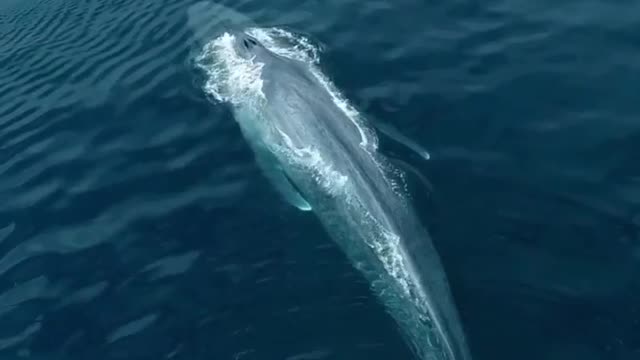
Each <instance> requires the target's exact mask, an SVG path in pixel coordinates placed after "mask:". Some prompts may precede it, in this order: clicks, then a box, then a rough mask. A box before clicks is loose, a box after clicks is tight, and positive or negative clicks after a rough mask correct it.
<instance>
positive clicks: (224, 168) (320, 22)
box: [0, 0, 640, 360]
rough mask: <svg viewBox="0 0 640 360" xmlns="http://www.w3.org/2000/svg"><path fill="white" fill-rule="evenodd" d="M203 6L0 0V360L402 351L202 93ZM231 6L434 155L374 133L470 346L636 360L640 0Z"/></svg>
mask: <svg viewBox="0 0 640 360" xmlns="http://www.w3.org/2000/svg"><path fill="white" fill-rule="evenodd" d="M193 4H194V2H192V1H190V0H136V1H133V0H75V1H73V0H3V1H2V2H0V357H2V358H3V359H18V358H34V359H125V358H126V359H165V358H166V359H232V360H235V359H242V360H249V359H286V360H302V359H372V360H373V359H409V358H410V354H409V352H408V350H407V347H406V345H405V343H404V342H403V341H402V338H401V337H400V335H399V333H398V331H397V329H396V328H395V325H394V323H393V321H392V320H391V319H390V318H389V317H388V315H387V314H386V313H385V310H384V309H383V308H382V306H381V305H379V304H378V302H377V300H376V299H375V297H374V296H373V295H372V294H371V292H370V290H369V287H368V285H367V283H366V282H365V281H364V280H363V278H362V277H361V276H360V275H359V273H357V272H356V271H355V270H354V269H353V268H352V266H351V265H350V264H349V263H348V261H347V260H346V259H345V257H344V255H343V254H342V252H341V251H340V250H339V249H338V248H337V247H336V246H335V245H334V243H333V242H332V241H331V239H330V238H329V237H328V236H327V235H326V233H325V232H324V230H323V229H322V227H321V226H320V224H319V223H318V221H317V219H316V218H315V217H314V216H313V214H311V213H303V212H300V211H298V210H296V209H295V208H292V207H291V206H289V205H288V204H286V203H285V202H284V201H282V199H281V198H280V197H279V196H278V194H277V193H276V192H275V191H274V190H273V189H272V187H271V186H270V185H269V184H268V182H267V181H266V180H265V179H264V178H263V177H262V175H261V172H260V170H259V169H258V167H257V165H256V164H255V161H254V158H253V154H252V153H251V151H250V150H249V148H248V146H247V144H246V142H245V140H244V139H243V137H242V135H241V134H240V131H239V129H238V127H237V124H236V123H235V121H234V120H233V118H232V117H231V116H230V114H229V111H228V108H226V107H225V106H221V105H219V104H214V103H212V102H211V101H209V100H208V99H206V98H205V95H204V93H203V91H202V90H201V88H200V87H199V86H198V84H197V82H198V81H197V75H196V74H195V72H194V69H193V67H192V66H191V63H190V61H189V60H190V58H191V57H192V56H193V53H194V51H195V50H197V42H196V41H195V40H194V39H195V37H194V34H193V28H192V27H190V26H189V25H188V15H187V11H188V9H189V7H190V6H191V5H193ZM225 5H227V6H229V7H232V8H234V9H236V10H237V11H239V12H241V13H243V14H245V15H246V16H248V17H250V18H251V19H252V20H253V21H255V22H256V23H257V24H259V25H261V26H285V27H287V28H289V29H291V30H293V31H296V32H299V33H302V34H306V35H307V36H309V37H310V38H311V39H313V40H314V41H315V42H316V43H317V44H320V45H321V46H322V47H323V49H324V52H323V54H322V56H321V68H322V69H323V71H324V72H325V73H326V74H327V75H328V76H329V77H330V78H331V79H332V80H333V81H334V82H335V84H336V85H337V86H338V87H339V88H340V89H341V90H342V91H343V92H344V94H345V96H346V97H347V98H349V99H350V100H351V102H352V103H353V104H354V105H356V106H357V107H358V108H359V109H360V110H361V111H362V112H363V113H364V114H365V116H368V117H371V118H376V119H384V120H385V121H387V122H389V123H392V124H394V126H395V127H396V128H397V129H399V130H400V131H401V132H402V133H404V134H407V135H408V136H409V137H411V138H412V139H414V140H415V141H416V142H418V143H419V144H421V145H422V146H424V147H426V148H427V149H429V151H430V153H431V160H429V161H428V162H424V161H418V160H416V159H415V158H411V157H410V154H409V153H404V154H403V153H402V152H401V150H400V149H397V148H394V146H393V144H391V143H390V144H387V145H388V146H386V148H385V151H389V152H394V151H396V152H399V153H400V154H401V155H403V156H406V160H407V161H409V162H411V163H412V164H413V166H415V167H417V168H419V169H420V171H421V172H422V173H423V174H424V175H425V176H427V177H428V178H429V181H430V182H431V183H432V187H433V188H432V190H431V191H425V190H424V189H422V188H420V187H415V188H414V189H413V190H414V191H415V193H414V195H415V196H414V198H415V203H416V206H417V208H418V211H419V212H420V215H421V218H422V219H423V220H424V222H425V223H426V224H428V226H429V230H430V233H431V235H432V237H433V240H434V242H435V245H436V247H437V248H438V250H439V252H440V254H441V257H442V258H443V262H444V265H445V268H446V271H447V274H448V277H449V281H450V283H451V287H452V290H453V293H454V297H455V300H456V306H457V308H458V309H459V312H460V314H461V317H462V322H463V326H464V328H465V332H466V334H467V338H468V341H469V343H470V348H471V352H472V355H473V358H474V359H476V360H512V359H518V360H534V359H535V360H573V359H576V360H630V359H639V358H640V166H639V165H638V164H639V161H640V156H639V155H638V154H640V95H639V94H640V92H638V84H640V17H638V14H640V2H633V1H607V2H605V1H596V0H582V1H575V0H568V1H563V2H555V1H533V0H523V1H505V0H489V1H484V2H475V1H449V2H444V1H424V2H416V1H408V0H397V1H388V0H381V1H351V0H347V1H344V0H342V1H335V0H330V1H311V0H308V1H303V2H300V1H293V0H270V1H269V2H265V1H254V0H243V1H240V2H232V1H226V2H225ZM383 145H384V144H383Z"/></svg>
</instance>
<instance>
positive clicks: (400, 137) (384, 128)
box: [374, 121, 431, 160]
mask: <svg viewBox="0 0 640 360" xmlns="http://www.w3.org/2000/svg"><path fill="white" fill-rule="evenodd" d="M374 124H375V127H376V129H378V131H380V132H381V133H382V134H384V135H385V136H386V137H388V138H389V139H391V140H393V141H395V142H397V143H399V144H401V145H403V146H404V147H405V148H407V149H409V150H411V151H412V152H413V153H415V154H417V155H418V156H420V157H421V158H422V159H424V160H429V159H430V158H431V155H429V152H428V151H427V150H425V149H424V148H423V147H422V146H421V145H420V144H418V143H417V142H415V141H414V140H411V139H409V138H408V137H407V136H405V135H404V134H402V133H401V132H400V131H398V129H396V128H395V127H393V126H392V125H389V124H385V123H384V122H382V121H376V122H375V123H374Z"/></svg>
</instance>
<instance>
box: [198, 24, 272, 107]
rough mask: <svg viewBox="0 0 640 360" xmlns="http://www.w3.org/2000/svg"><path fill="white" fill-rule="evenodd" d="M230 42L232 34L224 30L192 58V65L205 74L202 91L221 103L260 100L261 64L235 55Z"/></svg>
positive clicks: (244, 103)
mask: <svg viewBox="0 0 640 360" xmlns="http://www.w3.org/2000/svg"><path fill="white" fill-rule="evenodd" d="M233 41H234V36H233V35H231V34H229V33H224V34H222V35H221V36H219V37H217V38H216V39H214V40H213V41H211V42H209V43H207V44H206V45H205V46H204V47H203V49H202V52H201V53H200V54H199V55H198V56H197V57H196V59H195V60H196V61H195V64H196V66H197V67H199V68H200V69H201V70H203V71H204V72H205V73H206V75H207V79H206V82H205V84H204V90H205V91H206V92H207V94H209V95H211V96H213V97H214V98H215V99H216V100H218V101H221V102H230V103H233V104H243V105H247V104H252V103H255V102H256V101H262V100H264V99H265V96H264V93H263V92H262V85H263V82H262V76H261V75H262V67H263V66H264V64H261V63H258V62H254V61H253V59H245V58H243V57H241V56H239V55H238V54H237V53H236V51H235V49H234V46H233Z"/></svg>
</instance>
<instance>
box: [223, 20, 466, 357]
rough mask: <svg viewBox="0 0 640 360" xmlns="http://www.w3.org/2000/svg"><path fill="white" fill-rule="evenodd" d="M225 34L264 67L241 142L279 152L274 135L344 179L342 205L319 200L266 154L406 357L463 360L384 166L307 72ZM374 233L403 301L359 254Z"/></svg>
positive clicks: (374, 259)
mask: <svg viewBox="0 0 640 360" xmlns="http://www.w3.org/2000/svg"><path fill="white" fill-rule="evenodd" d="M234 35H235V43H234V47H235V50H236V52H237V53H238V54H239V55H240V56H242V57H244V58H248V59H249V58H250V59H253V61H254V62H260V63H263V64H264V67H263V69H262V80H263V88H262V90H263V93H264V95H265V97H266V101H265V103H264V104H263V106H261V107H260V112H261V114H260V116H254V117H253V118H252V119H246V117H247V116H246V115H244V117H245V119H244V120H242V121H240V120H239V122H240V123H241V127H242V128H243V129H244V130H245V135H247V138H248V139H249V140H250V142H254V145H255V143H261V144H262V145H259V147H260V146H266V147H267V148H269V146H271V145H281V144H283V143H284V140H283V138H282V135H281V134H279V132H281V133H284V134H286V135H287V136H288V138H290V139H291V142H292V143H293V145H294V146H295V147H296V148H304V147H309V146H312V147H313V148H314V149H316V150H317V151H318V152H319V153H320V154H322V158H323V159H324V160H325V161H326V162H328V163H330V165H331V166H332V167H333V169H334V170H336V171H338V172H340V173H341V174H344V175H346V177H347V178H348V179H349V180H348V182H349V192H350V194H351V197H350V199H351V200H350V201H349V200H348V199H347V196H345V195H343V194H331V193H328V192H327V191H326V189H323V187H322V186H321V185H320V184H319V182H318V181H317V178H315V177H314V176H313V174H310V173H309V171H308V169H304V168H300V167H299V166H297V165H296V163H295V161H291V159H289V158H287V157H283V156H281V155H274V156H275V157H276V158H277V161H278V162H279V163H280V165H281V167H282V168H283V169H284V170H285V171H286V173H287V176H288V177H289V178H290V179H291V181H292V182H293V183H294V184H295V185H296V187H297V188H298V189H299V190H300V192H301V193H302V195H303V197H304V198H305V199H306V200H307V201H308V202H309V204H310V205H311V207H312V208H313V211H314V213H316V215H317V216H318V218H319V219H320V221H321V222H322V223H323V225H324V226H325V228H326V229H327V231H328V232H329V234H330V235H331V236H332V237H333V239H334V240H335V241H336V242H337V243H338V244H339V245H340V246H341V248H342V249H343V250H344V252H345V254H346V255H347V256H348V257H349V259H350V260H351V262H352V263H353V265H354V266H355V267H356V268H357V269H358V270H360V271H361V272H362V274H363V275H364V276H365V277H366V278H367V279H368V280H369V281H370V283H371V285H372V287H373V289H374V291H375V292H376V295H377V296H378V297H379V298H380V300H381V301H382V302H383V303H384V304H385V305H386V307H387V309H388V311H389V313H390V314H391V315H392V316H393V317H394V319H395V320H396V321H397V322H398V324H399V327H400V328H401V329H402V333H403V335H404V336H405V338H406V339H407V341H408V342H409V344H410V346H411V348H412V350H413V351H414V353H415V354H416V355H417V356H418V357H419V358H421V359H423V360H424V359H430V360H431V359H432V360H470V359H471V357H470V355H469V351H468V349H467V345H466V342H465V337H464V333H463V331H462V327H461V325H460V322H459V319H458V315H457V311H456V309H455V306H454V303H453V300H452V296H451V294H450V290H449V287H448V284H447V280H446V277H445V273H444V270H443V268H442V265H441V262H440V260H439V257H438V255H437V253H436V250H435V249H434V247H433V245H432V243H431V240H430V238H429V235H428V233H427V231H426V230H425V228H424V227H423V226H422V225H421V223H420V221H419V219H418V218H417V216H416V215H415V214H414V211H413V209H412V208H411V206H410V205H408V202H407V201H406V199H405V198H404V197H403V196H402V195H400V194H399V193H398V192H394V191H393V190H392V187H391V183H390V181H389V175H390V174H389V172H388V171H387V170H385V169H387V168H388V167H387V166H388V165H390V164H388V162H387V160H386V159H385V158H384V157H383V156H382V155H381V154H379V153H376V152H375V151H372V150H371V148H368V149H367V147H366V146H362V133H361V130H360V129H359V128H358V126H356V125H355V124H354V123H353V121H352V120H351V119H349V118H348V117H347V116H346V115H345V113H344V112H343V111H342V110H341V109H340V108H339V107H338V106H336V105H335V103H334V101H333V100H332V98H331V94H330V93H329V92H328V91H327V90H326V89H325V87H324V86H323V85H322V84H321V83H320V82H319V80H318V79H317V78H316V77H315V76H314V74H313V73H311V71H310V69H309V67H308V65H307V64H305V63H302V62H299V61H296V60H292V59H288V58H284V57H281V56H279V55H277V54H274V53H273V52H271V51H269V50H268V49H266V48H265V47H263V46H262V45H261V44H260V43H259V42H258V41H257V40H256V39H254V38H252V37H250V36H249V35H247V34H245V33H243V32H237V33H235V34H234ZM241 107H242V106H241V105H240V108H241ZM237 113H238V114H239V113H242V111H241V110H240V109H238V111H237ZM251 121H252V122H253V123H249V122H251ZM255 122H260V123H255ZM275 128H277V129H279V131H274V129H275ZM265 144H266V145H265ZM289 145H290V144H289ZM254 149H255V147H254ZM380 163H382V164H385V167H384V168H383V167H381V166H379V164H380ZM354 199H355V200H354ZM381 228H384V229H387V230H388V231H390V232H392V233H395V234H397V235H398V236H399V237H400V240H399V244H398V245H397V246H396V248H399V252H400V254H401V255H402V257H403V258H404V260H403V264H404V266H405V268H406V269H407V273H408V275H409V281H410V282H411V283H412V284H413V285H414V286H415V288H413V289H412V292H411V293H412V296H408V295H406V292H403V289H402V286H401V284H399V282H398V280H397V278H396V277H394V276H392V275H391V274H389V271H388V270H387V269H386V268H385V266H384V264H383V262H382V261H381V260H380V257H379V254H378V252H376V251H373V249H372V247H371V246H369V245H367V244H370V243H371V242H372V240H371V239H378V240H379V239H381V233H380V229H381ZM425 316H426V318H425Z"/></svg>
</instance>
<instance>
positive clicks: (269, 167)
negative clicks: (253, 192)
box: [256, 149, 311, 211]
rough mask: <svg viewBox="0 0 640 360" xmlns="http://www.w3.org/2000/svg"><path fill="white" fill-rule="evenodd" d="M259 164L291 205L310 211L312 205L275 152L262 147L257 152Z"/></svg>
mask: <svg viewBox="0 0 640 360" xmlns="http://www.w3.org/2000/svg"><path fill="white" fill-rule="evenodd" d="M256 155H257V156H256V160H257V162H258V165H259V166H260V167H261V168H262V171H263V173H264V175H265V176H266V177H267V179H269V182H271V184H272V185H273V187H275V188H276V190H277V191H278V192H279V193H280V195H281V196H282V197H283V198H284V199H285V200H286V201H287V202H288V203H289V204H291V205H293V206H295V207H297V208H298V209H300V210H302V211H310V210H311V205H309V203H308V202H307V200H305V198H304V197H303V196H302V195H301V194H300V191H298V189H296V187H295V185H293V183H292V182H291V180H290V179H289V177H288V176H287V174H286V173H285V172H284V170H283V169H282V168H281V167H280V165H279V164H278V162H277V160H276V159H275V158H274V157H273V154H271V153H269V152H268V150H264V149H261V150H260V151H258V152H257V154H256Z"/></svg>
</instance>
